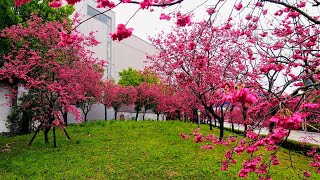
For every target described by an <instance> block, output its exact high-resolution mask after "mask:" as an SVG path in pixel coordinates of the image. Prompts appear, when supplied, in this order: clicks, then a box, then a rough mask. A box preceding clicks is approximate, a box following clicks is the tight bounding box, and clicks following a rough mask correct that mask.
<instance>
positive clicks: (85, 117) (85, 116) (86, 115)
mask: <svg viewBox="0 0 320 180" xmlns="http://www.w3.org/2000/svg"><path fill="white" fill-rule="evenodd" d="M87 121H88V112H87V113H84V122H87Z"/></svg>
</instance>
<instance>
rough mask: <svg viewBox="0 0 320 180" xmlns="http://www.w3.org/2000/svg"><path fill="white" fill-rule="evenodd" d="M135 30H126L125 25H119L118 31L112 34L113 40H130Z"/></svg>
mask: <svg viewBox="0 0 320 180" xmlns="http://www.w3.org/2000/svg"><path fill="white" fill-rule="evenodd" d="M132 31H133V28H126V26H125V25H124V24H118V27H117V31H116V32H114V33H110V36H111V38H112V40H114V41H115V40H118V41H121V40H123V39H125V38H128V37H130V36H131V35H132Z"/></svg>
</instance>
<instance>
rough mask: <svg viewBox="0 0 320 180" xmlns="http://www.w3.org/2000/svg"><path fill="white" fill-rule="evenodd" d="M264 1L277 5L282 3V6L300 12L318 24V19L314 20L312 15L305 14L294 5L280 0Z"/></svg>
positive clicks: (319, 22)
mask: <svg viewBox="0 0 320 180" xmlns="http://www.w3.org/2000/svg"><path fill="white" fill-rule="evenodd" d="M262 1H264V2H270V3H274V4H279V5H282V6H284V7H287V8H290V9H292V10H294V11H297V12H298V13H300V14H301V15H302V16H304V17H306V18H307V19H308V20H309V21H311V22H313V23H315V24H320V21H317V20H315V19H314V18H313V17H311V16H310V15H309V14H307V13H306V12H304V11H302V10H301V9H299V8H297V7H295V6H292V5H290V4H287V3H284V2H281V1H277V0H262Z"/></svg>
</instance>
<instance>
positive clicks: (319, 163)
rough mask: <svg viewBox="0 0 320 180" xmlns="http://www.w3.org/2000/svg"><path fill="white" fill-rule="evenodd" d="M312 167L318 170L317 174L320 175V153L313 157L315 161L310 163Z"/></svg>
mask: <svg viewBox="0 0 320 180" xmlns="http://www.w3.org/2000/svg"><path fill="white" fill-rule="evenodd" d="M310 166H312V167H315V168H317V173H318V174H320V153H317V154H315V155H314V156H313V161H311V162H310Z"/></svg>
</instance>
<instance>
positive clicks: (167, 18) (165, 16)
mask: <svg viewBox="0 0 320 180" xmlns="http://www.w3.org/2000/svg"><path fill="white" fill-rule="evenodd" d="M162 19H164V20H167V21H170V19H171V16H170V15H166V14H164V13H161V14H160V20H162Z"/></svg>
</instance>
